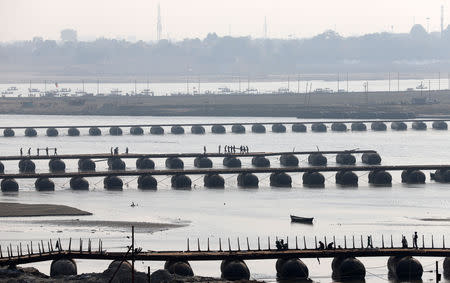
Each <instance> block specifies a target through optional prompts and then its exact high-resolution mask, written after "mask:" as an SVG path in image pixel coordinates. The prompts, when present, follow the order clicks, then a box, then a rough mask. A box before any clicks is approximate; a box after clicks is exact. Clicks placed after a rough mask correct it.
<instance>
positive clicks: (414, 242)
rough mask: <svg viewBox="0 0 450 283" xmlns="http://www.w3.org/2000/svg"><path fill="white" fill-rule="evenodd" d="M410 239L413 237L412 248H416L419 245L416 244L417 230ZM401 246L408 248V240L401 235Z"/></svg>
mask: <svg viewBox="0 0 450 283" xmlns="http://www.w3.org/2000/svg"><path fill="white" fill-rule="evenodd" d="M412 239H413V248H414V249H418V248H419V246H418V245H417V240H418V239H419V235H417V232H414V234H413V237H412ZM402 248H404V249H406V248H408V240H407V239H406V237H405V236H402Z"/></svg>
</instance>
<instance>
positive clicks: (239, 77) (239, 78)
mask: <svg viewBox="0 0 450 283" xmlns="http://www.w3.org/2000/svg"><path fill="white" fill-rule="evenodd" d="M238 80H239V94H241V93H242V92H241V75H239V76H238Z"/></svg>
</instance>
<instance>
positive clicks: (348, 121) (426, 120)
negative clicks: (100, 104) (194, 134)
mask: <svg viewBox="0 0 450 283" xmlns="http://www.w3.org/2000/svg"><path fill="white" fill-rule="evenodd" d="M449 120H450V119H449V118H436V119H380V120H376V119H363V120H325V121H301V120H299V121H276V122H274V121H268V122H242V123H239V122H223V123H180V124H173V123H172V124H148V123H142V124H141V123H140V124H111V125H50V126H0V129H6V128H11V129H26V128H35V129H47V128H59V129H64V128H91V127H97V128H109V127H121V128H122V127H124V128H126V127H130V128H131V127H153V126H160V127H172V126H182V127H189V126H214V125H223V126H232V125H243V126H248V125H254V124H262V125H271V124H286V125H291V124H297V123H301V124H308V125H309V124H314V123H324V124H332V123H347V124H349V123H371V122H383V123H389V122H415V121H422V122H434V121H449Z"/></svg>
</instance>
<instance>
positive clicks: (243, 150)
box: [219, 145, 248, 153]
mask: <svg viewBox="0 0 450 283" xmlns="http://www.w3.org/2000/svg"><path fill="white" fill-rule="evenodd" d="M220 151H221V146H220V145H219V153H220ZM224 153H236V146H235V145H225V146H224ZM239 153H248V146H246V145H241V146H240V147H239Z"/></svg>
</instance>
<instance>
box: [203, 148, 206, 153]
mask: <svg viewBox="0 0 450 283" xmlns="http://www.w3.org/2000/svg"><path fill="white" fill-rule="evenodd" d="M203 154H206V146H203Z"/></svg>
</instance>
